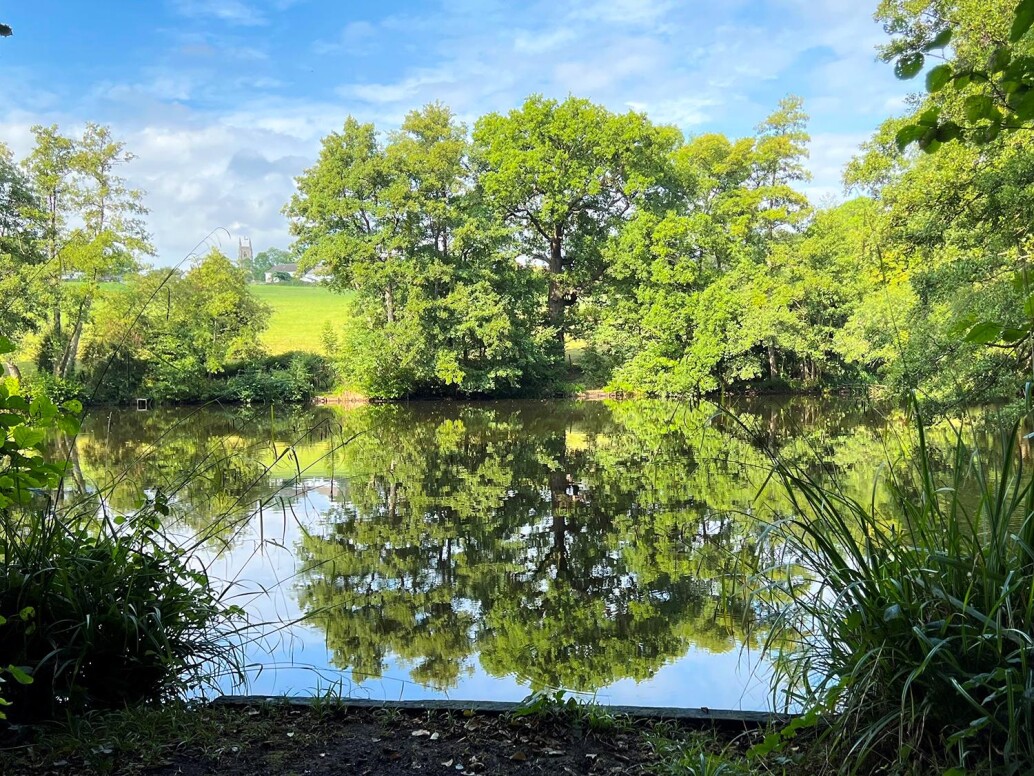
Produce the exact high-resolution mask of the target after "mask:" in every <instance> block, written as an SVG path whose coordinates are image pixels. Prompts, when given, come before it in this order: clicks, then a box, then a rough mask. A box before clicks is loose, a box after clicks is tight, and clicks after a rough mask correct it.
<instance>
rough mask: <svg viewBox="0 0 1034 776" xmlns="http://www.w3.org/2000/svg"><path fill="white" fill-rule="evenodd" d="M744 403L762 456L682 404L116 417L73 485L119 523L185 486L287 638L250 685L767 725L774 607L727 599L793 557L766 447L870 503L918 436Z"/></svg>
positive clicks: (96, 433)
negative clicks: (569, 700) (655, 710)
mask: <svg viewBox="0 0 1034 776" xmlns="http://www.w3.org/2000/svg"><path fill="white" fill-rule="evenodd" d="M736 410H737V412H738V414H739V416H740V418H741V419H742V420H743V421H744V422H745V423H747V424H748V425H749V426H750V428H751V429H752V430H753V432H754V438H753V439H750V438H748V436H747V435H745V434H743V433H739V432H735V431H734V430H733V428H732V426H733V424H731V423H729V422H728V420H727V419H725V420H723V419H721V418H718V419H717V420H716V418H715V407H714V406H713V405H709V404H705V405H687V404H682V403H676V402H664V401H626V402H512V403H511V402H505V403H504V402H492V403H470V404H463V403H453V402H426V403H414V404H411V405H399V406H358V407H351V408H318V409H311V410H304V411H300V410H286V411H285V410H272V411H270V410H269V409H265V410H254V411H249V410H243V411H242V410H233V411H230V410H220V409H204V410H197V409H176V410H161V411H151V412H132V411H117V412H109V411H106V410H105V411H96V412H95V413H94V414H93V415H92V416H91V417H90V418H89V420H88V422H87V424H86V426H85V428H84V432H83V434H82V435H81V436H80V438H79V440H78V444H77V448H76V451H75V455H74V458H75V459H76V460H75V471H76V480H77V482H78V484H79V487H83V488H87V489H93V488H98V489H100V490H101V491H102V492H105V493H106V494H107V503H108V505H109V507H110V508H111V509H113V510H124V511H130V510H132V508H133V506H134V504H136V503H137V502H138V499H139V496H140V493H141V491H142V489H144V488H145V487H146V488H147V489H148V491H149V492H153V490H154V488H156V487H159V486H160V487H161V488H162V489H163V490H164V491H165V492H166V493H170V494H172V503H173V512H172V515H170V518H169V520H170V528H171V529H172V530H174V531H175V532H176V533H177V535H181V536H182V537H183V540H184V541H192V540H194V538H198V540H200V541H201V542H202V548H203V552H202V554H203V557H204V558H205V559H206V560H207V561H208V562H209V564H210V572H211V574H212V575H213V576H214V577H216V578H218V579H220V580H222V581H224V582H225V583H227V584H230V585H232V587H231V588H230V594H231V596H232V597H233V600H235V601H236V602H237V603H240V604H241V605H243V606H244V607H245V608H246V610H247V611H248V613H249V616H250V619H251V620H252V621H253V622H256V623H259V622H261V623H267V624H268V625H267V626H265V627H264V629H263V633H264V636H263V638H261V639H259V640H258V641H257V642H256V643H255V644H253V645H252V646H251V648H250V650H249V659H250V661H251V663H252V664H253V666H252V671H251V675H250V682H249V686H248V687H247V688H246V689H247V691H249V692H253V693H270V694H272V693H277V694H285V693H286V694H312V693H314V692H321V691H324V690H326V689H327V688H330V687H333V688H334V689H335V691H337V692H342V693H344V694H348V695H352V696H358V697H372V698H387V699H399V698H402V699H418V698H435V697H448V698H462V699H481V700H519V699H521V698H523V697H525V696H526V695H528V694H529V692H532V691H535V690H544V689H555V688H563V689H566V690H569V691H572V692H577V693H584V694H585V695H587V696H590V697H594V698H595V699H596V700H598V701H599V702H602V703H618V704H637V705H673V706H708V707H711V708H730V709H735V708H743V709H765V708H769V707H770V705H771V703H770V699H769V688H768V674H767V670H766V666H765V665H764V664H763V662H761V661H760V660H759V656H758V646H759V644H760V643H761V641H762V640H763V638H764V633H765V618H766V614H765V613H764V612H763V611H761V610H757V609H753V608H752V607H751V606H750V605H749V604H748V603H746V599H745V597H744V598H743V601H742V602H738V601H737V599H736V597H735V596H734V597H733V600H732V602H731V604H730V603H729V602H728V601H726V605H725V606H724V607H721V606H719V601H720V599H721V598H722V591H723V590H726V591H728V590H729V589H731V588H732V587H733V584H732V583H733V582H735V581H737V574H736V570H737V564H736V560H737V558H741V557H748V558H750V559H751V560H752V561H758V560H761V561H764V553H766V552H769V551H771V548H766V547H765V545H764V543H763V542H762V541H761V532H762V525H761V523H760V521H759V520H758V519H757V515H758V514H759V513H761V512H765V513H768V514H771V513H778V511H779V509H780V508H781V494H780V493H779V489H778V487H777V486H776V485H775V484H774V483H772V482H769V481H767V475H768V471H769V465H768V459H767V457H766V455H765V453H764V451H763V450H762V449H761V448H762V446H763V445H768V446H771V447H773V448H774V449H776V450H778V451H779V453H780V455H782V456H784V457H785V458H787V459H788V460H793V461H796V462H798V463H800V464H801V465H803V466H806V467H811V468H814V469H820V468H821V469H823V470H825V471H835V472H836V473H837V476H838V477H839V479H840V481H841V482H842V483H843V484H844V486H845V487H847V488H848V489H849V490H850V489H854V490H855V491H856V492H857V495H858V496H859V497H860V498H867V497H868V495H869V493H870V490H871V487H872V483H873V480H874V478H875V475H876V468H877V467H878V466H879V465H880V463H881V462H882V461H884V460H886V458H887V449H888V448H887V446H888V440H891V441H890V442H889V444H890V446H891V447H893V445H894V441H893V440H895V439H897V438H898V437H899V436H900V435H902V434H903V433H904V429H905V421H904V417H903V415H902V414H901V413H891V414H890V415H887V414H884V413H880V412H877V411H874V410H872V409H869V408H867V405H866V404H865V403H864V402H862V401H860V400H859V401H856V400H853V399H837V400H827V401H821V400H815V399H804V398H795V399H781V400H771V399H765V400H760V399H759V400H754V401H749V402H745V403H743V404H741V405H739V406H737V407H736ZM820 462H821V463H820ZM739 581H742V580H739ZM726 598H728V597H726ZM227 689H229V688H227Z"/></svg>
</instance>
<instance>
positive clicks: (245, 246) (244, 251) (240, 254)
mask: <svg viewBox="0 0 1034 776" xmlns="http://www.w3.org/2000/svg"><path fill="white" fill-rule="evenodd" d="M254 259H255V254H254V252H253V251H252V250H251V238H250V237H241V238H240V239H239V240H237V266H238V267H241V268H242V269H246V270H247V271H248V272H249V273H250V272H251V264H252V261H254Z"/></svg>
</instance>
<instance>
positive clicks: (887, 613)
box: [766, 420, 1034, 773]
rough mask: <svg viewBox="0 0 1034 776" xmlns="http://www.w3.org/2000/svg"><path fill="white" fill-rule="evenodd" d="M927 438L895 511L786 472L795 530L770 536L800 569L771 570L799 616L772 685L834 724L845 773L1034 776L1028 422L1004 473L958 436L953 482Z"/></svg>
mask: <svg viewBox="0 0 1034 776" xmlns="http://www.w3.org/2000/svg"><path fill="white" fill-rule="evenodd" d="M916 425H917V427H918V432H917V434H918V435H917V440H916V442H917V450H916V453H915V456H914V459H913V460H911V461H908V462H907V463H908V464H909V465H908V466H907V467H905V472H904V473H900V471H899V473H894V468H895V467H891V468H890V469H888V471H889V472H890V474H888V475H887V476H888V478H889V485H890V488H891V492H892V494H893V496H894V498H893V503H894V505H895V506H894V508H893V510H892V511H891V512H889V513H888V512H887V511H885V510H883V511H881V510H880V509H879V508H878V507H877V505H876V502H875V499H873V501H872V503H867V504H862V503H858V502H857V501H854V500H852V499H851V498H848V497H847V496H845V495H843V493H841V492H840V491H838V490H837V489H836V488H835V487H831V486H828V485H824V484H820V483H819V482H818V481H817V480H815V479H813V478H811V477H809V476H807V475H804V474H801V473H799V472H795V471H791V470H789V469H788V468H787V467H785V466H782V465H780V466H779V467H778V471H779V474H780V476H781V477H782V480H783V483H784V485H785V486H786V491H787V493H788V495H789V498H790V501H791V502H792V504H793V507H794V510H795V516H793V517H791V518H789V519H787V520H784V521H782V522H780V523H778V524H777V525H776V526H774V529H773V533H774V535H775V536H776V537H777V538H778V539H779V540H780V541H782V542H783V543H784V548H785V550H786V552H787V555H786V557H787V559H788V561H789V562H788V563H787V564H786V565H783V566H781V567H779V568H778V569H776V570H775V571H770V572H769V578H770V587H769V591H768V592H769V593H772V592H776V593H779V594H781V595H782V596H783V599H782V600H785V601H787V602H788V603H787V604H786V605H785V606H783V607H782V608H781V610H780V611H779V614H778V617H777V618H776V622H775V627H774V628H773V630H772V632H771V635H770V637H769V640H768V644H767V646H766V649H767V651H768V653H769V655H770V657H772V658H773V659H774V662H775V665H776V677H775V681H776V684H777V686H779V687H780V688H781V689H782V691H785V692H786V693H787V695H786V698H787V699H788V701H789V702H790V703H792V704H796V705H800V706H802V707H804V708H805V709H808V710H811V711H812V712H814V711H816V710H818V711H821V712H824V713H825V714H826V718H827V720H828V722H829V723H830V727H829V730H828V732H827V735H828V736H829V740H830V742H831V743H832V745H833V747H834V750H835V751H836V752H837V753H838V754H839V756H841V757H843V758H844V762H845V763H846V766H845V768H847V767H855V768H859V769H861V768H864V767H870V766H871V763H872V761H873V760H874V759H876V758H880V757H886V758H888V759H890V760H898V761H901V762H904V761H906V760H909V759H910V758H912V757H914V756H916V755H917V754H919V753H926V754H927V755H932V756H934V757H937V758H939V759H940V758H943V757H944V756H945V755H944V753H945V752H947V753H948V754H947V757H948V758H949V759H950V760H952V761H954V765H956V766H959V767H961V768H965V767H973V766H974V764H980V763H990V764H991V767H993V768H994V772H996V773H1030V772H1031V769H1032V768H1034V483H1032V478H1031V475H1030V473H1029V472H1028V471H1027V470H1026V467H1025V459H1026V458H1027V457H1028V456H1029V449H1028V447H1027V446H1028V445H1029V440H1028V439H1027V438H1026V437H1024V436H1023V435H1022V434H1021V426H1020V423H1019V422H1017V424H1015V425H1013V426H1012V427H1011V428H1010V429H1009V430H1008V431H1007V432H1005V433H1003V434H1002V436H1001V441H1002V445H1001V450H1000V453H1001V455H1000V459H999V458H998V457H995V459H994V461H993V462H992V461H990V460H989V459H988V458H987V457H985V455H984V454H983V453H981V452H978V451H977V450H975V449H972V448H971V447H970V446H969V445H968V444H967V443H966V442H965V441H964V435H963V433H962V432H961V431H960V430H956V431H955V432H954V433H953V435H952V439H951V441H952V443H953V448H954V449H953V452H954V455H953V457H952V458H951V459H950V460H949V461H947V462H946V465H945V466H944V467H943V473H942V472H941V471H938V469H939V468H942V467H937V466H935V465H934V463H933V460H934V456H933V455H932V453H931V451H930V450H929V449H928V447H927V439H926V434H925V432H924V431H923V428H922V424H921V422H920V421H918V420H917V423H916ZM874 492H875V491H874ZM769 600H772V598H769ZM787 642H792V643H793V644H794V645H795V646H794V647H792V648H790V649H786V648H785V646H786V644H787ZM813 716H814V714H813ZM978 767H979V765H978ZM866 772H868V771H866Z"/></svg>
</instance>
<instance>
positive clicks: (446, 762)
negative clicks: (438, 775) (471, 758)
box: [442, 760, 455, 768]
mask: <svg viewBox="0 0 1034 776" xmlns="http://www.w3.org/2000/svg"><path fill="white" fill-rule="evenodd" d="M453 762H455V760H446V761H445V762H443V763H442V765H444V766H445V767H446V768H451V767H452V764H453Z"/></svg>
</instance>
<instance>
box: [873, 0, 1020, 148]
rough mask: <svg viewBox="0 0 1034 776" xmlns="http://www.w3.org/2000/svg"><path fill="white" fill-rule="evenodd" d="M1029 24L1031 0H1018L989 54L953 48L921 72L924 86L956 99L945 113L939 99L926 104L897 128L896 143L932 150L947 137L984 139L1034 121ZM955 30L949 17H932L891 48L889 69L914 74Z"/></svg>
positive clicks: (901, 75) (903, 76) (904, 76)
mask: <svg viewBox="0 0 1034 776" xmlns="http://www.w3.org/2000/svg"><path fill="white" fill-rule="evenodd" d="M1032 26H1034V0H1020V2H1019V3H1018V4H1017V6H1016V8H1015V10H1014V12H1013V16H1012V24H1011V26H1010V28H1009V31H1008V35H1007V38H1006V39H1004V40H998V41H995V42H994V45H993V47H992V48H991V51H990V55H989V56H986V57H985V58H984V59H983V60H976V59H974V60H972V61H970V60H969V59H968V58H964V57H961V56H959V55H958V53H957V52H956V55H955V56H954V57H945V60H946V61H944V62H942V63H941V64H939V65H936V66H935V67H933V68H931V69H930V70H929V71H928V72H927V74H926V90H927V92H928V93H929V94H931V95H938V94H939V95H942V97H943V101H945V102H954V103H959V105H958V106H954V105H953V106H952V107H953V110H951V111H949V113H950V115H949V116H948V117H946V116H945V111H944V109H943V108H944V105H943V104H938V105H933V106H931V107H929V108H927V109H926V110H925V111H923V112H922V113H920V114H919V116H918V117H917V118H916V119H915V121H914V122H913V123H910V124H906V125H905V126H903V127H902V128H901V129H900V130H899V131H898V133H897V138H896V140H897V144H898V147H899V148H900V149H901V150H902V151H904V150H905V149H906V148H908V146H910V145H912V144H913V143H916V144H918V146H919V148H921V149H922V150H923V151H926V152H927V153H933V152H934V151H936V150H937V149H938V148H940V147H941V145H943V144H944V143H947V142H950V141H952V140H964V141H967V142H970V143H975V144H978V145H983V144H987V143H991V142H993V141H994V140H996V139H997V138H998V137H999V135H1000V134H1001V133H1002V132H1003V131H1005V132H1012V131H1016V130H1018V129H1025V128H1029V127H1030V125H1031V122H1032V121H1034V56H1031V55H1030V54H1029V53H1028V49H1029V40H1027V34H1028V33H1029V32H1030V29H1031V27H1032ZM954 36H955V29H954V27H953V26H952V24H951V22H950V21H949V20H947V19H945V18H937V19H936V20H935V21H934V23H933V24H931V25H929V26H928V27H925V28H923V29H922V30H921V31H920V32H918V34H915V35H913V36H911V37H910V38H909V39H908V40H907V41H904V42H900V45H898V46H897V47H896V48H895V53H896V54H897V55H898V56H897V61H896V62H895V64H894V74H895V75H896V76H897V77H898V78H901V79H904V80H907V79H911V78H915V77H916V76H917V75H919V73H920V72H922V70H923V67H924V66H925V65H926V63H927V60H928V59H929V58H930V56H931V55H933V53H934V52H935V51H938V50H945V49H947V47H948V46H949V45H950V44H951V43H952V41H953V39H954ZM982 53H984V52H982Z"/></svg>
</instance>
